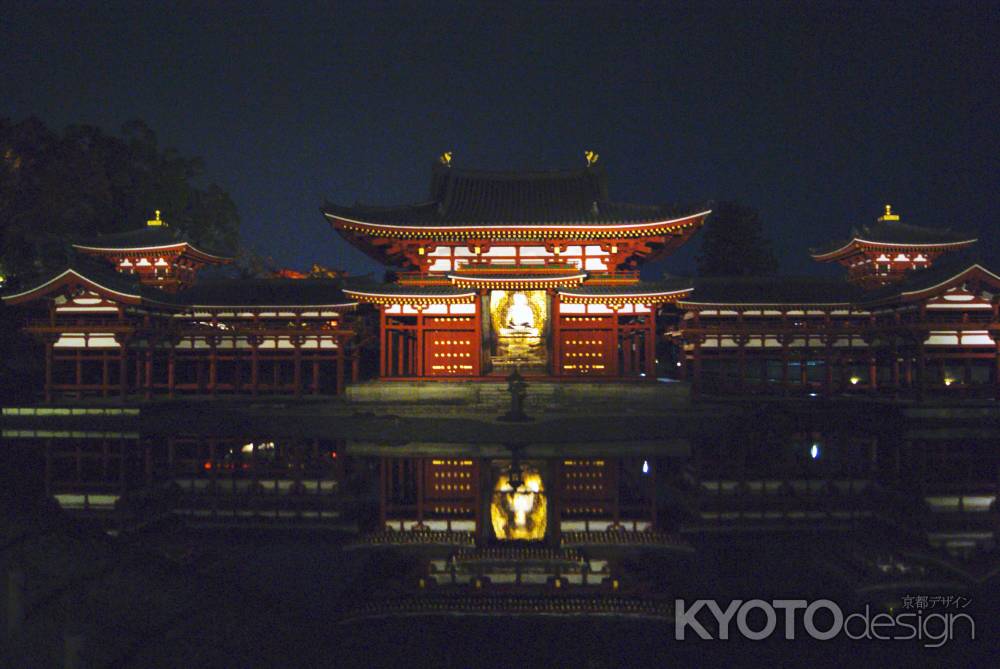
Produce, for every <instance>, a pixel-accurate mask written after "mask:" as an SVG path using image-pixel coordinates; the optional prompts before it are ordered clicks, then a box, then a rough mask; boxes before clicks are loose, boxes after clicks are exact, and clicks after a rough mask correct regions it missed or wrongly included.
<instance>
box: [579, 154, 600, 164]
mask: <svg viewBox="0 0 1000 669" xmlns="http://www.w3.org/2000/svg"><path fill="white" fill-rule="evenodd" d="M583 155H584V156H585V157H586V158H587V167H592V166H593V165H595V164H596V163H597V159H598V158H600V157H601V156H600V155H599V154H597V153H595V152H594V151H584V152H583Z"/></svg>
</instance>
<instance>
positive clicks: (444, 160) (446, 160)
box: [438, 151, 451, 167]
mask: <svg viewBox="0 0 1000 669" xmlns="http://www.w3.org/2000/svg"><path fill="white" fill-rule="evenodd" d="M438 160H440V161H441V164H442V165H444V166H445V167H451V151H445V152H444V153H442V154H441V156H440V157H438Z"/></svg>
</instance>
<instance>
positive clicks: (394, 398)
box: [345, 379, 691, 416]
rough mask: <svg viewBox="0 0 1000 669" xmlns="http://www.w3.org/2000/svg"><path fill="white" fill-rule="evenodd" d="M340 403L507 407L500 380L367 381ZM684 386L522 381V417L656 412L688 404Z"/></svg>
mask: <svg viewBox="0 0 1000 669" xmlns="http://www.w3.org/2000/svg"><path fill="white" fill-rule="evenodd" d="M345 400H346V401H347V402H348V403H349V404H351V405H355V406H358V407H375V406H391V407H392V410H393V412H395V413H397V414H404V415H405V414H407V413H410V412H413V413H425V412H426V411H427V410H428V409H429V408H431V407H433V409H434V410H435V411H436V412H439V413H477V414H480V415H483V416H495V415H499V414H501V413H503V412H504V411H506V410H507V409H508V408H510V393H509V392H508V391H507V383H506V381H498V382H478V381H476V382H473V381H368V382H365V383H357V384H353V385H350V386H348V387H347V392H346V394H345ZM690 401H691V398H690V388H689V387H688V385H687V384H684V383H676V382H669V383H660V382H652V381H650V382H646V381H640V382H603V383H602V382H579V381H569V382H567V381H532V380H530V379H529V380H528V388H527V396H526V398H525V404H524V409H525V411H526V412H527V413H528V415H551V414H566V413H573V414H579V413H598V414H616V415H620V414H636V413H651V412H652V413H658V412H660V411H663V410H665V409H680V408H684V407H687V406H688V405H690Z"/></svg>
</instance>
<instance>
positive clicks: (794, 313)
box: [787, 309, 846, 316]
mask: <svg viewBox="0 0 1000 669" xmlns="http://www.w3.org/2000/svg"><path fill="white" fill-rule="evenodd" d="M787 313H788V315H789V316H805V315H806V312H804V311H800V310H798V309H792V310H791V311H789V312H787ZM845 313H846V312H845Z"/></svg>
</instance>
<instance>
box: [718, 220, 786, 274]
mask: <svg viewBox="0 0 1000 669" xmlns="http://www.w3.org/2000/svg"><path fill="white" fill-rule="evenodd" d="M777 269H778V259H777V257H776V256H775V254H774V249H773V248H772V247H771V240H770V239H768V238H767V237H765V236H764V227H763V224H762V223H761V220H760V214H759V213H758V212H757V210H756V209H754V208H753V207H747V206H745V205H742V204H739V203H738V202H718V203H716V205H715V206H713V207H712V215H711V216H709V218H708V221H707V222H706V224H705V236H704V238H703V239H702V242H701V251H700V252H699V254H698V274H699V276H766V275H770V274H774V273H775V272H776V271H777Z"/></svg>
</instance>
